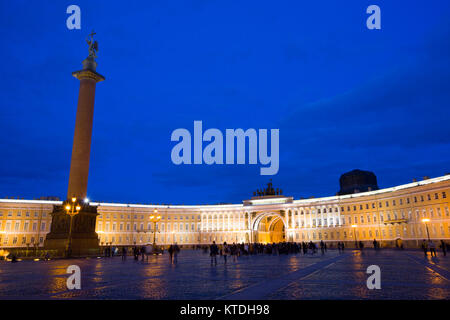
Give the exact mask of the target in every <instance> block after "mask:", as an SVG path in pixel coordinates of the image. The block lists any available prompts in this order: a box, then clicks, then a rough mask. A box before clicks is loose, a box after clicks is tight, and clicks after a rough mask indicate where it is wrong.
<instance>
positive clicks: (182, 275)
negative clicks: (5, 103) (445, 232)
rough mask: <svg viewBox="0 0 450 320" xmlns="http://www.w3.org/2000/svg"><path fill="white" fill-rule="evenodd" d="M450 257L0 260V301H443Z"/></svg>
mask: <svg viewBox="0 0 450 320" xmlns="http://www.w3.org/2000/svg"><path fill="white" fill-rule="evenodd" d="M70 265H78V266H79V267H80V269H81V290H68V289H67V286H66V280H67V278H68V277H69V275H68V274H67V273H66V270H67V267H68V266H70ZM370 265H378V266H379V267H380V269H381V289H380V290H369V289H368V288H367V286H366V281H367V278H368V277H369V276H370V275H369V274H367V273H366V270H367V267H368V266H370ZM449 298H450V261H449V258H448V257H443V256H442V255H441V254H440V252H439V255H438V257H437V258H430V257H428V258H424V256H423V254H422V252H420V251H412V250H411V251H410V250H404V251H402V250H387V249H386V250H381V251H378V252H377V251H373V250H371V249H368V250H364V251H363V252H361V251H359V250H346V251H345V253H343V254H339V253H338V252H337V251H336V250H328V252H327V253H326V254H325V255H321V254H320V252H319V253H318V254H315V255H311V254H307V255H302V254H301V253H299V254H289V255H265V254H264V255H262V254H261V255H252V256H242V257H240V258H239V259H238V261H237V262H233V260H232V259H230V258H229V259H228V263H227V265H224V261H223V258H219V259H218V265H217V266H211V265H210V259H209V255H208V254H204V253H202V251H200V250H198V251H197V250H182V251H181V253H180V255H179V257H178V263H177V264H176V265H171V264H170V263H169V257H168V255H167V254H164V255H160V256H151V257H150V258H149V261H148V262H145V261H144V262H142V261H140V260H139V261H134V260H133V257H128V258H127V260H126V261H122V260H121V257H114V258H97V259H92V258H91V259H72V260H64V259H62V260H50V261H38V262H36V261H21V262H18V263H14V264H13V263H10V262H9V263H8V262H0V299H195V300H196V299H263V300H265V299H276V300H280V299H281V300H285V299H286V300H306V299H449Z"/></svg>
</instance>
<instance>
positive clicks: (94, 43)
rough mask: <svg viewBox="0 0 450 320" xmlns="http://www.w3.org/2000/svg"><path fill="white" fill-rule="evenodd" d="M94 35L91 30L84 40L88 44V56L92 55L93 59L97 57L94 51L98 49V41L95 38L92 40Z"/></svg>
mask: <svg viewBox="0 0 450 320" xmlns="http://www.w3.org/2000/svg"><path fill="white" fill-rule="evenodd" d="M94 35H96V33H95V32H94V31H92V32H91V34H90V35H89V36H88V37H87V38H86V42H87V44H88V46H89V57H92V58H93V59H95V58H97V54H96V53H97V51H98V42H97V40H95V41H94ZM89 37H90V39H89Z"/></svg>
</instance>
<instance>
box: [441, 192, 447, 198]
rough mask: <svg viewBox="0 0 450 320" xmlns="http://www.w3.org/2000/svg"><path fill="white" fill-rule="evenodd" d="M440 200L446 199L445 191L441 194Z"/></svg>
mask: <svg viewBox="0 0 450 320" xmlns="http://www.w3.org/2000/svg"><path fill="white" fill-rule="evenodd" d="M442 198H444V199H445V198H447V194H446V193H445V191H444V192H442Z"/></svg>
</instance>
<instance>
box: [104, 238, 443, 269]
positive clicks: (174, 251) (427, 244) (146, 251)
mask: <svg viewBox="0 0 450 320" xmlns="http://www.w3.org/2000/svg"><path fill="white" fill-rule="evenodd" d="M372 244H373V248H374V249H375V250H380V248H381V246H380V242H379V241H377V240H376V239H374V240H373V242H372ZM329 246H333V244H329ZM336 246H337V249H338V251H339V253H343V252H344V250H345V244H344V242H338V243H337V244H336ZM355 247H356V248H357V249H359V250H361V251H363V249H364V243H363V242H362V241H358V242H356V243H355ZM439 247H440V248H441V249H442V253H443V256H446V255H447V249H448V248H447V247H448V245H447V244H446V243H445V242H444V241H443V240H441V243H440V246H439ZM194 248H195V249H197V250H199V249H201V250H203V252H204V253H205V254H207V253H209V256H210V257H211V265H217V257H222V258H223V261H224V264H226V263H227V261H228V257H230V259H232V261H233V262H235V261H237V259H238V258H239V257H240V256H251V255H262V254H265V255H282V254H298V253H301V254H303V255H306V254H310V255H314V254H316V253H318V252H319V250H320V253H321V254H322V255H324V254H325V253H326V252H327V250H328V249H329V248H328V246H327V243H325V242H324V241H320V242H319V243H315V242H312V241H309V242H279V243H275V242H274V243H232V244H227V243H226V242H224V243H223V244H219V245H218V244H216V242H215V241H213V243H212V244H211V245H196V246H195V247H194ZM421 248H422V250H423V252H424V254H425V256H427V254H428V251H429V252H430V255H431V257H436V245H435V244H434V242H433V241H432V240H429V241H425V240H423V242H422V244H421ZM400 249H403V246H401V247H400ZM180 251H181V248H180V246H178V244H177V243H175V244H172V245H170V246H169V247H168V249H167V252H168V253H169V262H170V263H171V264H176V263H177V262H178V254H179V253H180ZM163 252H164V249H163V248H162V247H161V248H159V247H156V246H155V247H153V246H152V245H150V244H147V245H144V246H134V247H131V248H127V247H121V248H120V249H119V248H118V247H105V248H104V253H105V257H114V256H115V255H118V254H121V255H122V260H126V259H127V256H128V255H130V253H131V254H132V255H133V257H134V260H136V261H138V260H139V259H141V261H144V260H147V261H148V256H149V255H152V254H155V253H157V254H162V253H163Z"/></svg>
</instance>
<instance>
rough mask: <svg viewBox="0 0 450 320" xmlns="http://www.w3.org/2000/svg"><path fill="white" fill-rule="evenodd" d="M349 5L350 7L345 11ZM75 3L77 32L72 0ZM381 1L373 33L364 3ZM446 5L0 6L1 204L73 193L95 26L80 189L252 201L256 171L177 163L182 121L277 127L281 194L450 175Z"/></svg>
mask: <svg viewBox="0 0 450 320" xmlns="http://www.w3.org/2000/svg"><path fill="white" fill-rule="evenodd" d="M344 3H345V4H344ZM70 4H77V5H79V6H80V7H81V11H82V22H81V26H82V29H81V30H76V31H73V30H68V29H67V28H66V18H67V16H68V15H67V14H66V8H67V6H68V5H70ZM370 4H377V5H379V6H380V7H381V14H382V30H373V31H371V30H368V29H367V28H366V26H365V20H366V18H367V16H368V15H367V14H366V13H365V9H366V8H367V6H368V5H370ZM449 16H450V2H448V1H411V0H408V1H400V0H397V1H363V0H359V1H356V0H354V1H345V2H344V1H328V0H327V1H325V0H323V1H297V0H295V1H261V0H258V1H214V0H196V1H139V2H138V1H108V2H107V1H100V0H96V1H93V0H89V1H78V0H77V1H70V2H69V1H37V0H36V1H18V0H15V1H7V0H0V39H1V40H0V41H1V42H2V49H1V50H0V61H1V67H0V68H1V69H0V70H1V77H0V197H4V196H15V197H17V196H19V197H24V198H31V199H32V198H34V197H40V196H49V195H55V196H59V197H61V198H64V197H65V195H66V191H67V182H68V176H69V166H70V156H71V149H72V139H73V130H74V122H75V111H76V105H77V96H78V85H79V83H78V80H76V79H75V78H73V77H72V76H71V72H72V71H75V70H78V69H80V68H81V61H82V60H83V59H84V58H85V57H86V56H87V46H86V44H85V37H86V35H87V34H88V33H89V32H90V31H91V30H92V29H95V31H96V32H97V39H98V42H99V48H100V51H99V54H98V56H99V57H98V59H97V61H98V69H97V70H98V72H100V73H102V74H103V75H105V77H106V78H107V80H106V81H105V82H102V83H99V84H98V86H97V95H96V105H95V116H94V132H93V142H92V152H91V167H90V176H89V188H88V195H89V197H90V198H91V199H95V200H100V201H114V202H134V203H172V204H175V203H177V204H183V203H184V204H199V203H217V202H236V203H239V202H241V201H242V200H243V199H248V198H249V197H250V196H251V195H252V191H253V190H255V189H257V188H260V187H262V186H263V184H265V183H266V182H267V181H268V179H269V178H270V177H267V176H260V175H259V168H260V165H240V166H238V165H234V166H231V165H222V166H218V165H215V166H207V165H201V166H194V165H191V166H186V165H182V166H175V165H173V164H172V162H171V160H170V151H171V149H172V147H173V145H174V143H172V142H171V141H170V135H171V133H172V131H173V130H175V129H176V128H187V129H189V130H190V131H191V132H192V130H193V121H194V120H202V121H203V126H204V128H205V129H207V128H219V129H221V130H223V132H225V129H226V128H244V129H247V128H256V129H258V128H267V129H271V128H279V129H280V170H279V173H278V174H277V175H276V176H273V177H272V178H273V182H274V185H275V187H281V188H282V189H283V190H284V193H285V194H286V195H292V196H295V197H296V198H298V197H301V196H304V197H308V196H328V195H334V194H335V193H336V191H337V190H338V189H339V185H338V179H339V176H340V175H341V174H342V173H344V172H346V171H349V170H352V169H355V168H360V169H366V170H371V171H373V172H375V174H376V175H377V177H378V182H379V185H380V187H389V186H393V185H397V184H403V183H408V182H410V181H411V179H412V178H414V177H416V178H421V177H423V176H425V175H428V176H431V177H434V176H440V175H443V174H445V173H446V172H450V148H449V147H450V127H449V115H450V111H449V101H450V62H449V61H450V60H449V57H450V27H449V26H450V24H449V18H448V17H449Z"/></svg>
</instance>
